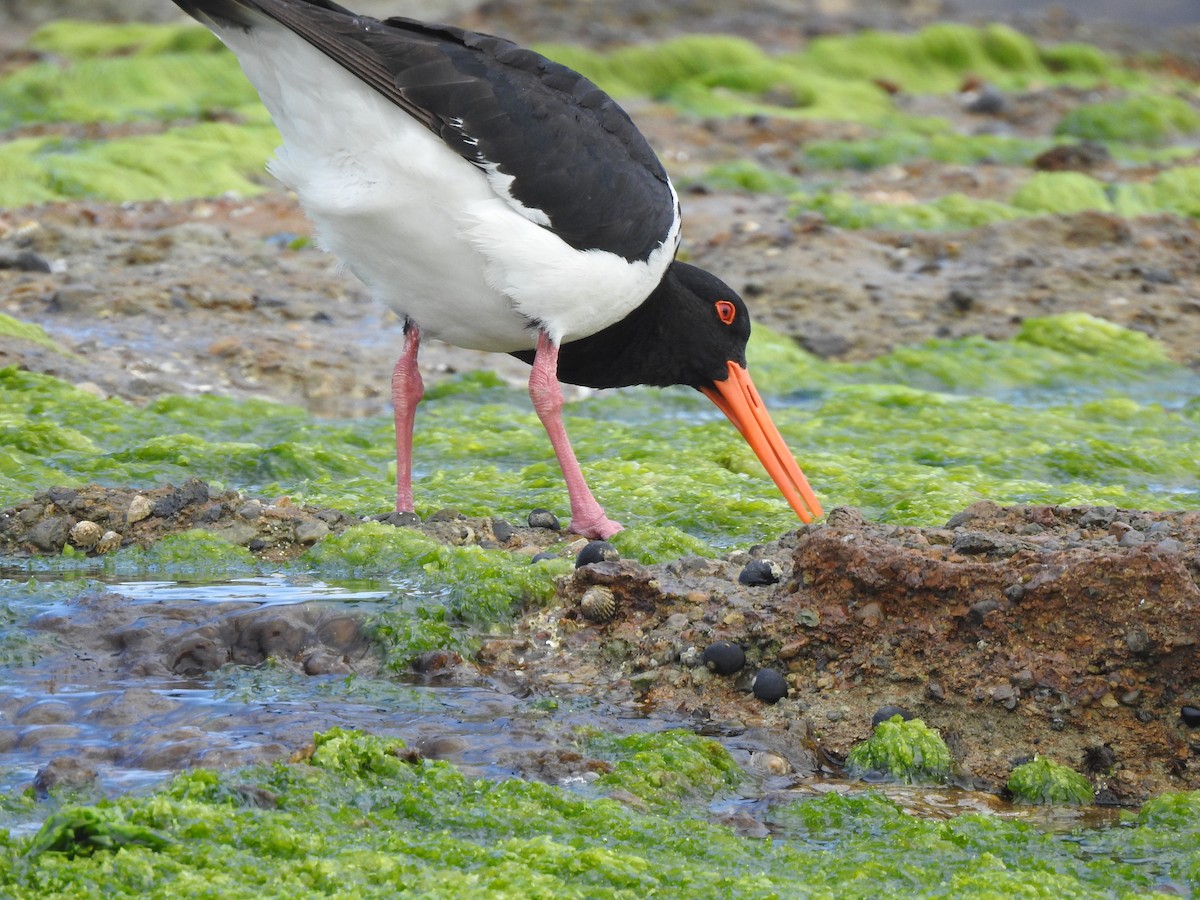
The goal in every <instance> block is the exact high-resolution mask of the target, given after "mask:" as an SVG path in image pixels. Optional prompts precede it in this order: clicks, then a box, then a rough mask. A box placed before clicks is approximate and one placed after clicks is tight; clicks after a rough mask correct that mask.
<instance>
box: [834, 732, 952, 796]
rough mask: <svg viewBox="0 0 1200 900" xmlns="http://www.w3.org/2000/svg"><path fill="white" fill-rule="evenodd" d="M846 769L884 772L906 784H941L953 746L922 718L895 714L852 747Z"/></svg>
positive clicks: (855, 772) (862, 772) (860, 772)
mask: <svg viewBox="0 0 1200 900" xmlns="http://www.w3.org/2000/svg"><path fill="white" fill-rule="evenodd" d="M846 771H847V773H849V774H850V775H851V776H852V777H860V778H861V777H862V776H864V775H870V774H872V773H882V774H884V775H887V776H888V777H890V778H893V779H895V780H896V781H900V782H903V783H904V784H928V783H935V784H938V783H942V782H944V781H945V780H946V779H947V778H948V777H949V776H950V748H949V747H947V746H946V742H945V741H944V740H942V736H941V735H940V734H938V733H937V732H936V731H935V730H933V729H932V728H930V727H929V726H928V725H926V724H925V723H924V722H923V721H921V720H920V719H909V720H907V721H905V719H904V718H903V717H902V716H899V715H896V716H892V718H890V719H887V720H886V721H883V722H880V723H879V724H878V725H876V726H875V731H874V732H873V733H872V734H871V736H870V737H869V738H867V739H866V740H865V741H863V742H861V743H859V744H855V746H854V747H853V748H851V750H850V755H849V756H847V757H846Z"/></svg>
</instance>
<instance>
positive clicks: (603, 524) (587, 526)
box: [571, 510, 625, 541]
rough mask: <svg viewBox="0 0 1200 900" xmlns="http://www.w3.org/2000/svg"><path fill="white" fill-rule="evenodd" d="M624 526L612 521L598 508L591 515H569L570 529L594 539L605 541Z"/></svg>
mask: <svg viewBox="0 0 1200 900" xmlns="http://www.w3.org/2000/svg"><path fill="white" fill-rule="evenodd" d="M624 530H625V526H624V525H622V524H621V523H620V522H614V521H613V520H612V519H610V518H609V517H608V516H606V515H605V514H604V510H600V511H599V512H598V513H597V514H595V515H591V516H571V531H572V532H574V533H575V534H580V535H583V536H584V537H585V538H590V539H591V540H596V541H607V540H608V539H609V538H610V537H612V536H613V535H614V534H616V533H617V532H618V531H624Z"/></svg>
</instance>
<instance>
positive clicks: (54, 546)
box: [26, 516, 70, 553]
mask: <svg viewBox="0 0 1200 900" xmlns="http://www.w3.org/2000/svg"><path fill="white" fill-rule="evenodd" d="M69 531H70V528H69V526H68V525H67V518H66V517H65V516H51V517H50V518H48V519H42V521H40V522H38V523H37V524H36V525H34V526H33V527H32V528H31V529H29V533H28V535H26V540H28V541H29V543H31V544H33V546H34V547H35V548H37V549H38V550H41V551H42V552H43V553H59V552H61V551H62V548H63V545H64V544H65V543H66V542H67V534H68V533H69Z"/></svg>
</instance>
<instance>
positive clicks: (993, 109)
mask: <svg viewBox="0 0 1200 900" xmlns="http://www.w3.org/2000/svg"><path fill="white" fill-rule="evenodd" d="M963 100H964V101H965V107H966V110H967V112H969V113H975V114H976V115H980V116H994V115H997V114H999V113H1001V112H1003V111H1004V108H1005V107H1006V106H1007V105H1008V101H1007V100H1006V99H1005V97H1004V94H1003V92H1001V90H1000V89H999V88H997V87H994V86H993V85H990V84H985V85H983V86H982V87H980V88H979V89H978V90H975V91H971V92H969V93H967V94H964V95H963Z"/></svg>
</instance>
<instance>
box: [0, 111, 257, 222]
mask: <svg viewBox="0 0 1200 900" xmlns="http://www.w3.org/2000/svg"><path fill="white" fill-rule="evenodd" d="M278 143H279V136H278V134H277V133H276V131H275V129H274V127H273V126H270V125H241V126H239V125H233V124H230V123H227V122H204V123H201V124H198V125H189V126H186V127H181V128H176V129H172V130H170V131H167V132H164V133H162V134H149V135H138V136H134V137H125V138H116V139H110V140H105V141H91V140H69V139H65V138H57V137H53V138H24V139H20V140H14V141H9V142H7V143H4V144H0V170H3V171H4V172H5V176H4V178H3V180H0V205H3V206H19V205H22V204H27V203H41V202H47V201H52V200H69V199H79V198H94V199H99V200H157V199H168V200H183V199H186V198H189V197H195V196H205V195H213V194H220V193H225V192H234V193H237V194H240V195H242V196H251V195H254V194H258V193H261V192H262V191H263V190H264V189H265V187H266V185H267V184H268V183H269V179H268V177H267V176H266V175H265V174H264V172H263V167H264V166H265V164H266V161H267V160H268V159H269V158H270V155H271V152H272V151H273V150H274V148H275V147H276V146H277V145H278Z"/></svg>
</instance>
